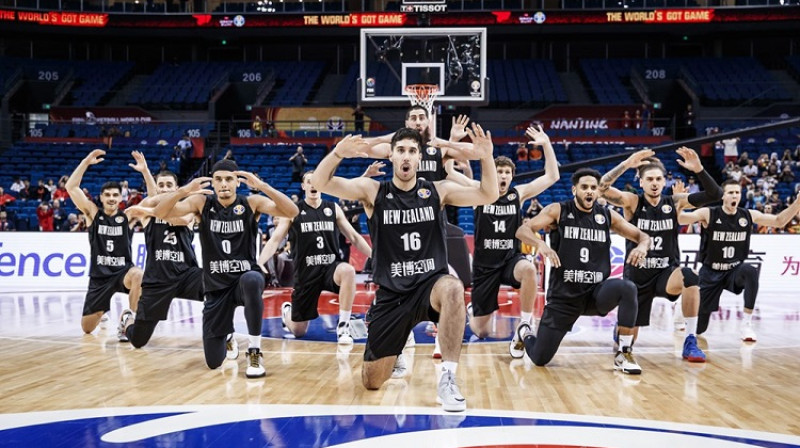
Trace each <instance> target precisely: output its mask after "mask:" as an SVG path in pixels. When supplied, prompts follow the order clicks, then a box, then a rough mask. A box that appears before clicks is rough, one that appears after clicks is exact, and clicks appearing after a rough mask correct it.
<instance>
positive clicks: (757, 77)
mask: <svg viewBox="0 0 800 448" xmlns="http://www.w3.org/2000/svg"><path fill="white" fill-rule="evenodd" d="M683 69H684V71H683V75H684V76H685V77H686V79H687V82H688V83H689V85H690V86H691V87H692V88H693V89H694V90H695V93H697V94H698V96H700V97H701V99H702V100H703V101H704V103H705V104H707V105H709V106H735V105H738V104H740V103H742V102H745V101H746V102H748V104H750V105H761V104H768V103H771V102H774V101H787V100H790V99H791V96H790V95H789V93H788V91H787V90H786V89H785V88H784V87H783V86H781V84H780V83H779V82H777V80H776V79H775V78H774V77H773V76H772V75H771V74H770V73H769V72H768V71H767V69H766V68H764V66H763V65H761V63H760V62H758V61H757V60H756V59H753V58H724V59H691V60H689V59H687V60H684V63H683Z"/></svg>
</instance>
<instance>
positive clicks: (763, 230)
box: [756, 203, 781, 234]
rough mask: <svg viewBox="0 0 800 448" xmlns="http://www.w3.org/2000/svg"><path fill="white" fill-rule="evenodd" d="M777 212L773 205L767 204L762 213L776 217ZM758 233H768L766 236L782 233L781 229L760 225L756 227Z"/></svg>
mask: <svg viewBox="0 0 800 448" xmlns="http://www.w3.org/2000/svg"><path fill="white" fill-rule="evenodd" d="M775 210H776V209H775V208H774V207H773V206H772V204H769V203H767V204H766V205H764V210H763V211H762V213H764V214H765V215H774V214H775ZM756 233H766V234H772V233H781V229H779V228H777V227H772V226H764V225H760V224H758V225H756Z"/></svg>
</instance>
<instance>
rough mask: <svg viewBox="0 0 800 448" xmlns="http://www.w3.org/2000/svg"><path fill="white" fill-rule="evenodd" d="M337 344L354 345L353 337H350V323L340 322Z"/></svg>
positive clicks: (337, 330)
mask: <svg viewBox="0 0 800 448" xmlns="http://www.w3.org/2000/svg"><path fill="white" fill-rule="evenodd" d="M336 342H337V343H338V344H339V345H352V344H353V336H351V335H350V322H339V325H337V326H336Z"/></svg>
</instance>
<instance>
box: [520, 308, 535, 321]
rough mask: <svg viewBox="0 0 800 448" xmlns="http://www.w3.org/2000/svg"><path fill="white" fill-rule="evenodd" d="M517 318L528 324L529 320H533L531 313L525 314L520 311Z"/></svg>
mask: <svg viewBox="0 0 800 448" xmlns="http://www.w3.org/2000/svg"><path fill="white" fill-rule="evenodd" d="M519 316H520V319H521V320H522V321H523V322H527V323H529V324H530V323H531V318H533V313H526V312H525V311H522V312H521V313H519Z"/></svg>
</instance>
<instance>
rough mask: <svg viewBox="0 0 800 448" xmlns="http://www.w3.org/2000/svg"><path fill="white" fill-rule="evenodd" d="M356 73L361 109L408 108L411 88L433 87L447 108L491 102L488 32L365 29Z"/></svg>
mask: <svg viewBox="0 0 800 448" xmlns="http://www.w3.org/2000/svg"><path fill="white" fill-rule="evenodd" d="M359 69H360V71H359V78H358V102H359V104H364V105H374V106H381V105H384V106H389V105H400V104H408V103H409V100H408V97H406V95H405V94H404V89H405V87H406V86H407V85H409V84H435V85H437V86H438V93H439V97H438V99H437V102H442V103H445V104H448V105H457V106H459V105H460V106H469V105H472V106H478V105H485V104H487V103H488V102H489V92H488V88H489V86H488V79H487V78H486V28H419V29H416V28H412V29H396V28H364V29H362V30H361V57H360V67H359Z"/></svg>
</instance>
